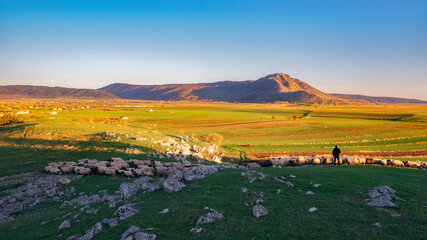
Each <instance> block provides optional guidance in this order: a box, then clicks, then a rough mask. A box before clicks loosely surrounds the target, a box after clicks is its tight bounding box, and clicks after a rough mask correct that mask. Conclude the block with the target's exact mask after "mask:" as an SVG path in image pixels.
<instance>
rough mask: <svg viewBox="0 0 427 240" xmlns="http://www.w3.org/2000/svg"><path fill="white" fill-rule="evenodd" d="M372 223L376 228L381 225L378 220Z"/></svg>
mask: <svg viewBox="0 0 427 240" xmlns="http://www.w3.org/2000/svg"><path fill="white" fill-rule="evenodd" d="M372 225H374V226H375V227H377V228H381V227H382V226H383V225H382V224H381V223H380V222H376V223H374V224H372Z"/></svg>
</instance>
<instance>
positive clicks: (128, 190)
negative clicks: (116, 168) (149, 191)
mask: <svg viewBox="0 0 427 240" xmlns="http://www.w3.org/2000/svg"><path fill="white" fill-rule="evenodd" d="M137 193H138V187H137V186H136V185H135V184H133V183H128V182H124V183H122V184H121V185H120V195H121V197H122V199H129V198H131V197H133V196H135V195H136V194H137Z"/></svg>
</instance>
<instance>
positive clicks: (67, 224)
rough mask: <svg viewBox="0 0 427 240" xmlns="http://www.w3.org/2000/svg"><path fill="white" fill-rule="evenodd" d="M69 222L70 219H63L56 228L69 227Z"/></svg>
mask: <svg viewBox="0 0 427 240" xmlns="http://www.w3.org/2000/svg"><path fill="white" fill-rule="evenodd" d="M70 227H71V224H70V220H65V221H63V222H62V223H61V225H59V227H58V230H62V229H64V228H70Z"/></svg>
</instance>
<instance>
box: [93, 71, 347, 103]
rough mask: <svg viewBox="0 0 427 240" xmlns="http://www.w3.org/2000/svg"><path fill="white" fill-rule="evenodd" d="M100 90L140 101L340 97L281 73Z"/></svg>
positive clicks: (327, 99)
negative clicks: (256, 76)
mask: <svg viewBox="0 0 427 240" xmlns="http://www.w3.org/2000/svg"><path fill="white" fill-rule="evenodd" d="M99 90H103V91H106V92H110V93H112V94H115V95H117V96H119V97H121V98H128V99H141V100H193V101H197V100H199V101H200V100H203V101H226V102H244V103H263V102H276V101H287V102H298V103H306V102H313V103H328V102H333V101H342V99H340V98H339V97H336V96H333V95H330V94H327V93H324V92H321V91H319V90H318V89H316V88H314V87H312V86H310V85H309V84H307V83H305V82H303V81H301V80H298V79H295V78H291V77H290V76H289V75H287V74H283V73H276V74H271V75H268V76H266V77H263V78H260V79H258V80H255V81H254V80H248V81H222V82H214V83H197V84H166V85H131V84H125V83H114V84H111V85H108V86H106V87H103V88H100V89H99Z"/></svg>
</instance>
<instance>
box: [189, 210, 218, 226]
mask: <svg viewBox="0 0 427 240" xmlns="http://www.w3.org/2000/svg"><path fill="white" fill-rule="evenodd" d="M205 210H208V211H209V212H208V213H206V214H205V215H202V216H200V218H199V220H197V223H196V224H197V225H200V224H206V223H211V222H213V221H215V220H217V219H219V220H220V219H223V218H224V215H222V214H221V213H220V212H218V211H216V210H214V209H211V208H207V207H206V208H205Z"/></svg>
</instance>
